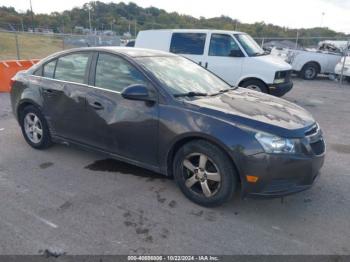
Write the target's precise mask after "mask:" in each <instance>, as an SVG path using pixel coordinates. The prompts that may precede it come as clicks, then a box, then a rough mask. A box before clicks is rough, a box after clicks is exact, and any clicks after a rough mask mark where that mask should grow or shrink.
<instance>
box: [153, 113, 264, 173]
mask: <svg viewBox="0 0 350 262" xmlns="http://www.w3.org/2000/svg"><path fill="white" fill-rule="evenodd" d="M172 116H176V117H172ZM168 119H172V120H171V121H169V120H168ZM159 123H160V125H159V139H160V142H159V145H160V148H159V156H160V168H161V170H162V171H163V172H164V173H167V170H169V167H168V164H169V163H168V160H169V157H172V156H173V155H172V154H175V152H174V149H175V150H176V148H177V145H179V144H180V145H182V144H183V143H182V142H188V141H189V140H192V139H205V140H207V141H210V142H212V143H213V144H216V145H217V146H218V147H220V148H221V149H222V150H224V151H225V152H226V153H227V154H228V156H229V157H230V158H231V159H232V161H233V162H234V164H235V165H236V168H237V169H238V171H240V163H242V160H243V159H244V157H245V156H247V155H252V154H256V153H259V152H261V150H262V148H261V146H260V145H259V144H258V142H257V141H256V140H255V139H254V134H252V133H251V132H249V131H247V130H244V129H242V128H240V127H239V126H235V125H233V124H232V123H229V122H227V121H224V120H221V119H219V118H215V117H212V116H208V115H205V114H203V113H199V112H196V111H193V110H190V109H184V108H181V109H179V108H177V107H172V106H161V107H160V122H159Z"/></svg>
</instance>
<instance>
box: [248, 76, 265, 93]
mask: <svg viewBox="0 0 350 262" xmlns="http://www.w3.org/2000/svg"><path fill="white" fill-rule="evenodd" d="M241 86H242V87H245V88H247V89H250V90H254V91H258V92H262V93H266V94H268V93H269V92H268V89H267V87H266V85H265V83H264V82H262V81H260V80H256V79H251V80H247V81H244V82H243V83H242V84H241Z"/></svg>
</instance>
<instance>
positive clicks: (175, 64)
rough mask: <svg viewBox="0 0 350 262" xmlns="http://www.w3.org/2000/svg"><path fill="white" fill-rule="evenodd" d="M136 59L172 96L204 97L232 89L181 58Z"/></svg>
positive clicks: (207, 72) (201, 68) (212, 75)
mask: <svg viewBox="0 0 350 262" xmlns="http://www.w3.org/2000/svg"><path fill="white" fill-rule="evenodd" d="M136 59H137V61H138V62H139V63H140V64H141V65H142V66H144V67H145V68H146V69H147V70H148V71H150V72H151V73H152V74H153V75H154V76H155V77H156V78H157V79H158V80H159V81H160V82H161V83H162V84H163V85H164V86H165V87H166V88H167V90H168V91H169V92H170V93H171V94H173V95H174V96H186V94H187V96H206V95H214V94H217V93H220V92H223V91H227V90H229V89H232V87H231V86H230V85H229V84H227V83H226V82H224V81H223V80H222V79H220V78H219V77H217V76H215V75H214V74H212V73H210V72H209V71H207V70H206V69H204V68H203V67H201V66H199V65H197V64H196V63H194V62H192V61H190V60H188V59H186V58H183V57H178V56H163V57H139V58H136Z"/></svg>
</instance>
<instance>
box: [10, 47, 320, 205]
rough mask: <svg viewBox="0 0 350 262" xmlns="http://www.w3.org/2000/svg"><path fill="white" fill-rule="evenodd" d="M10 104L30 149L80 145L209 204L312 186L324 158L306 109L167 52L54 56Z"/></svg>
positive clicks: (15, 85) (19, 86)
mask: <svg viewBox="0 0 350 262" xmlns="http://www.w3.org/2000/svg"><path fill="white" fill-rule="evenodd" d="M11 100H12V107H13V111H14V114H15V116H16V117H17V119H18V122H19V124H20V126H21V128H22V132H23V135H24V138H25V140H26V141H27V142H28V144H29V145H31V146H32V147H34V148H36V149H44V148H47V147H49V146H50V145H52V143H54V142H56V143H69V144H78V145H81V146H83V147H85V148H89V149H92V150H97V151H100V152H102V153H105V154H108V155H110V156H111V157H113V158H116V159H119V160H122V161H125V162H128V163H130V164H133V165H137V166H140V167H144V168H146V169H150V170H153V171H155V172H158V173H161V174H164V175H167V176H173V177H174V178H175V180H176V182H177V184H178V186H179V187H180V189H181V191H182V192H183V193H184V194H185V195H186V197H188V198H189V199H191V200H192V201H194V202H196V203H198V204H200V205H204V206H217V205H220V204H222V203H224V202H226V201H228V200H229V199H230V198H231V196H232V195H233V193H234V192H235V191H236V189H237V187H238V186H240V187H241V192H242V194H243V196H257V197H278V196H283V195H287V194H291V193H296V192H299V191H302V190H305V189H308V188H310V187H311V185H312V184H313V182H314V180H315V178H316V177H317V176H318V173H319V170H320V168H321V167H322V165H323V161H324V156H325V143H324V140H323V137H322V131H321V129H320V126H319V125H318V124H317V123H316V122H315V120H314V119H313V118H312V116H311V115H310V114H309V113H308V112H307V111H305V110H304V109H302V108H300V107H299V106H297V105H295V104H292V103H289V102H287V101H285V100H282V99H279V98H276V97H272V96H270V95H267V94H262V93H258V92H255V91H252V90H247V89H242V88H237V87H231V86H229V85H228V84H227V83H225V82H224V81H223V80H221V79H220V78H218V77H217V76H215V75H214V74H212V73H210V72H209V71H207V70H206V69H204V68H202V67H201V66H199V65H197V64H195V63H193V62H191V61H189V60H187V59H186V58H183V57H180V56H177V55H173V54H170V53H165V52H160V51H152V50H144V49H133V48H117V47H112V48H107V47H99V48H82V49H73V50H69V51H64V52H61V53H57V54H54V55H52V56H49V57H47V58H46V59H43V60H42V61H41V62H40V63H38V64H37V65H35V66H34V67H32V68H31V69H29V70H27V71H24V72H20V73H18V74H17V75H16V76H15V78H14V79H13V82H12V90H11Z"/></svg>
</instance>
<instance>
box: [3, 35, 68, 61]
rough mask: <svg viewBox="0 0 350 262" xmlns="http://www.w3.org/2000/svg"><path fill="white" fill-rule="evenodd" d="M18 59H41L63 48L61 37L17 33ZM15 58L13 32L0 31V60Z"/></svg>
mask: <svg viewBox="0 0 350 262" xmlns="http://www.w3.org/2000/svg"><path fill="white" fill-rule="evenodd" d="M18 46H19V55H20V59H41V58H44V57H46V56H48V55H50V54H52V53H54V52H58V51H61V50H63V48H64V45H63V38H59V37H57V36H52V35H32V34H27V33H22V34H21V33H19V34H18ZM9 59H17V51H16V39H15V34H14V33H6V32H0V60H9Z"/></svg>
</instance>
